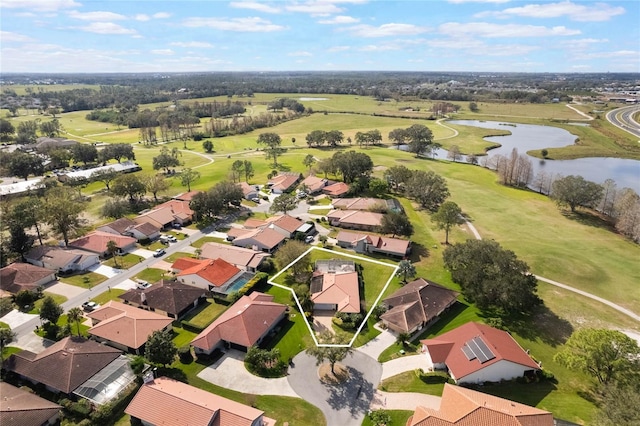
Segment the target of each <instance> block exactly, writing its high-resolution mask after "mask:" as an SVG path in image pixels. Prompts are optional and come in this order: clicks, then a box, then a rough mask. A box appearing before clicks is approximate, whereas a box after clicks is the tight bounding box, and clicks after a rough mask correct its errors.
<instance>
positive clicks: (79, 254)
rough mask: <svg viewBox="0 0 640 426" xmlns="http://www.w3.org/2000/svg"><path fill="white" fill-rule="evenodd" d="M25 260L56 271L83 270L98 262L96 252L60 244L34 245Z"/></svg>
mask: <svg viewBox="0 0 640 426" xmlns="http://www.w3.org/2000/svg"><path fill="white" fill-rule="evenodd" d="M25 260H26V261H27V262H29V263H30V264H32V265H35V266H41V267H43V268H47V269H50V270H52V271H54V272H56V273H71V272H78V271H85V270H87V269H89V267H91V266H93V265H95V264H96V263H100V258H99V256H98V255H97V254H96V253H92V252H90V251H86V250H80V249H70V248H67V247H60V246H38V247H34V248H33V249H31V250H30V251H29V253H27V254H26V255H25Z"/></svg>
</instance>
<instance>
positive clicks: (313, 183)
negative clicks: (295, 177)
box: [300, 175, 327, 194]
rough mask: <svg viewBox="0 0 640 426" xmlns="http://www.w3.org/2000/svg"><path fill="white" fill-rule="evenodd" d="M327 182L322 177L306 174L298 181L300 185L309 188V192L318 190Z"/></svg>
mask: <svg viewBox="0 0 640 426" xmlns="http://www.w3.org/2000/svg"><path fill="white" fill-rule="evenodd" d="M326 184H327V180H326V179H323V178H319V177H317V176H313V175H310V176H307V177H306V178H304V179H303V180H302V182H300V185H304V186H306V187H307V188H309V193H311V194H313V193H314V192H318V191H320V190H321V189H322V188H324V187H325V185H326Z"/></svg>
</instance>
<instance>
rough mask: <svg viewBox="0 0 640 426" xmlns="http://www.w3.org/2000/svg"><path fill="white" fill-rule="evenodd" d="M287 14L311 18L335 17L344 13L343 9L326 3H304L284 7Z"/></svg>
mask: <svg viewBox="0 0 640 426" xmlns="http://www.w3.org/2000/svg"><path fill="white" fill-rule="evenodd" d="M285 9H286V10H287V11H289V12H300V13H309V14H311V15H313V16H329V15H336V14H338V13H341V12H343V11H344V9H343V8H341V7H338V6H336V5H335V4H333V3H331V2H328V1H308V2H306V3H293V4H290V5H287V6H285Z"/></svg>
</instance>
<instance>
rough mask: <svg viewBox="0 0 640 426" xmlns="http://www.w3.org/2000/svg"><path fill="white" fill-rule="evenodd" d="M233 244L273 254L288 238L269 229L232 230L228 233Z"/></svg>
mask: <svg viewBox="0 0 640 426" xmlns="http://www.w3.org/2000/svg"><path fill="white" fill-rule="evenodd" d="M227 235H228V237H227V238H231V239H232V241H231V244H233V245H234V246H237V247H244V248H249V249H252V250H256V251H262V252H265V253H273V252H274V251H276V250H277V249H278V247H280V246H281V245H282V244H284V242H285V240H286V239H287V237H285V236H284V235H283V234H281V233H280V232H278V231H276V230H274V229H271V228H269V227H265V228H256V229H238V228H231V229H230V230H229V231H228V232H227Z"/></svg>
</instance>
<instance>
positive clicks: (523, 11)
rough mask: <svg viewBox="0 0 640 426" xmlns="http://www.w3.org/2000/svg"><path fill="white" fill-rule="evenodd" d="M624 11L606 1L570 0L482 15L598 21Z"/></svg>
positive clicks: (529, 5)
mask: <svg viewBox="0 0 640 426" xmlns="http://www.w3.org/2000/svg"><path fill="white" fill-rule="evenodd" d="M624 13H625V10H624V8H623V7H620V6H611V5H609V4H606V3H592V4H576V3H573V2H571V1H563V2H559V3H543V4H527V5H525V6H520V7H511V8H508V9H505V10H502V11H500V12H485V13H483V14H482V15H484V16H487V15H492V16H496V17H500V18H504V17H510V16H521V17H526V18H560V17H563V16H566V17H567V18H569V19H570V20H572V21H579V22H598V21H608V20H610V19H611V18H612V17H614V16H617V15H622V14H624Z"/></svg>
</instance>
